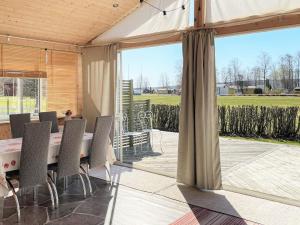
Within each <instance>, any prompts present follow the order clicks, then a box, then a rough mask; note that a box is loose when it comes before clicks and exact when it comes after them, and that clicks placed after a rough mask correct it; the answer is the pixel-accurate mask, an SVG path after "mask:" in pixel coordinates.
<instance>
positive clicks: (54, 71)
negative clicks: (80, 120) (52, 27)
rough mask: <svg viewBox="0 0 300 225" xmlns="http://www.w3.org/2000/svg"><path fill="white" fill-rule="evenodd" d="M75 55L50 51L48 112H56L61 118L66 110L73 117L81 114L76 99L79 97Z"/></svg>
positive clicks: (77, 55) (76, 58) (76, 57)
mask: <svg viewBox="0 0 300 225" xmlns="http://www.w3.org/2000/svg"><path fill="white" fill-rule="evenodd" d="M78 57H79V54H77V53H68V52H59V51H51V52H50V54H49V59H48V64H47V74H48V93H47V97H48V111H52V110H53V111H57V113H58V116H61V115H62V114H63V113H64V112H65V111H67V110H68V109H70V110H72V112H73V115H78V114H81V107H80V106H79V105H78V99H80V96H81V90H80V88H79V86H80V84H79V79H78V77H79V76H78V74H79V71H80V70H81V68H80V69H79V66H78Z"/></svg>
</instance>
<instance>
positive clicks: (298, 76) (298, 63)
mask: <svg viewBox="0 0 300 225" xmlns="http://www.w3.org/2000/svg"><path fill="white" fill-rule="evenodd" d="M295 86H296V87H300V51H299V52H297V54H296V56H295Z"/></svg>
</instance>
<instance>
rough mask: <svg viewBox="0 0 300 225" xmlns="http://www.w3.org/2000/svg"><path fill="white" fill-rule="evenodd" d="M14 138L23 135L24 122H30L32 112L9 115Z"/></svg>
mask: <svg viewBox="0 0 300 225" xmlns="http://www.w3.org/2000/svg"><path fill="white" fill-rule="evenodd" d="M9 121H10V128H11V136H12V138H20V137H23V133H24V124H25V123H29V122H30V113H23V114H11V115H9Z"/></svg>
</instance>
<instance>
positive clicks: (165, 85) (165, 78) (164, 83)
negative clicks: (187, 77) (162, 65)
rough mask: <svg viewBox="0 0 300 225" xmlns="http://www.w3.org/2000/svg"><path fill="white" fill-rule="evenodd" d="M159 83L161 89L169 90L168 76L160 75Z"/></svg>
mask: <svg viewBox="0 0 300 225" xmlns="http://www.w3.org/2000/svg"><path fill="white" fill-rule="evenodd" d="M160 82H161V86H162V87H163V88H167V89H169V86H170V80H169V76H168V74H166V73H163V74H161V77H160Z"/></svg>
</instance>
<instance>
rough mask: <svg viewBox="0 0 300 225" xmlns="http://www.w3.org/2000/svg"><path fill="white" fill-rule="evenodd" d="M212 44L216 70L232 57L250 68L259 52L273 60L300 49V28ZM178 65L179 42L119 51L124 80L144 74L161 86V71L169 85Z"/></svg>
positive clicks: (179, 57) (229, 38)
mask: <svg viewBox="0 0 300 225" xmlns="http://www.w3.org/2000/svg"><path fill="white" fill-rule="evenodd" d="M215 47H216V67H217V68H218V69H219V70H221V69H222V67H224V66H227V65H228V64H229V63H230V61H231V60H232V59H234V58H238V59H239V62H240V63H241V66H242V68H247V67H249V68H250V67H252V66H254V65H256V64H257V61H258V59H257V58H258V56H259V55H260V54H261V52H267V53H269V54H270V56H271V58H272V61H274V62H276V61H277V60H278V59H279V57H280V56H281V55H284V54H287V53H288V54H296V53H297V52H298V51H300V28H286V29H280V30H274V31H266V32H257V33H252V34H243V35H234V36H226V37H219V38H218V37H217V38H216V42H215ZM180 65H182V49H181V44H172V45H164V46H158V47H147V48H138V49H131V50H125V51H122V69H123V79H133V80H135V79H137V77H139V76H140V74H143V77H146V78H147V80H148V81H149V82H150V85H151V86H152V87H158V86H160V84H161V78H160V77H161V75H162V74H168V77H169V80H170V83H171V85H175V84H176V72H177V71H178V69H177V67H178V66H180Z"/></svg>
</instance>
